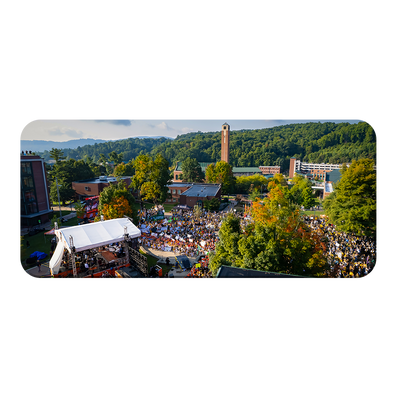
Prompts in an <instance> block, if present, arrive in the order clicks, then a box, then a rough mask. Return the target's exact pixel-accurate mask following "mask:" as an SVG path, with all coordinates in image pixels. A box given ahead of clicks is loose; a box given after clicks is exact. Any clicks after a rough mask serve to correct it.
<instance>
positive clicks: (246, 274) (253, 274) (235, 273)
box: [217, 265, 303, 278]
mask: <svg viewBox="0 0 400 400" xmlns="http://www.w3.org/2000/svg"><path fill="white" fill-rule="evenodd" d="M217 278H303V277H302V276H298V275H287V274H281V273H278V272H268V271H257V270H254V269H244V268H236V267H227V266H225V265H223V266H222V267H220V269H219V270H218V273H217Z"/></svg>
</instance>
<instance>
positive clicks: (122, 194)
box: [96, 181, 139, 224]
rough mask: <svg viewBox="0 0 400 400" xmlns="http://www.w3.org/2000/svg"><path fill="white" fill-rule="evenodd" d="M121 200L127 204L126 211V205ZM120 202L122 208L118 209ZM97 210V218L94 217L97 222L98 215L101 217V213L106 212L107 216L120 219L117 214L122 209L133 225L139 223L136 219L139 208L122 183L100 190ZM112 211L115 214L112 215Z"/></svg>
mask: <svg viewBox="0 0 400 400" xmlns="http://www.w3.org/2000/svg"><path fill="white" fill-rule="evenodd" d="M123 199H125V200H126V202H127V204H128V205H129V208H128V209H126V207H125V204H126V203H125V202H124V200H123ZM121 202H123V205H124V207H120V205H121V204H120V203H121ZM98 209H99V216H98V217H96V218H97V220H99V219H100V215H102V214H103V212H106V213H107V215H118V216H119V217H121V215H119V214H118V212H119V210H121V209H123V211H124V212H127V213H128V214H126V215H127V216H128V217H131V218H132V219H133V221H134V223H135V224H137V223H138V222H139V220H138V217H137V211H138V209H139V206H138V205H137V204H136V203H135V198H134V197H133V195H132V194H131V193H130V191H129V190H128V188H127V187H126V185H125V182H124V181H119V182H118V183H116V184H111V185H109V186H107V187H106V188H104V189H103V190H102V192H101V193H100V197H99V207H98ZM113 211H115V213H113ZM129 212H130V214H129Z"/></svg>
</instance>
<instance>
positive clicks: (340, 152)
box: [152, 122, 376, 170]
mask: <svg viewBox="0 0 400 400" xmlns="http://www.w3.org/2000/svg"><path fill="white" fill-rule="evenodd" d="M152 153H153V154H155V153H161V154H162V155H163V156H164V157H165V158H166V159H167V160H168V161H170V162H175V161H178V160H184V159H185V158H187V157H192V158H196V159H197V160H198V161H204V162H212V161H219V160H220V159H221V132H215V133H196V134H193V133H192V134H190V136H189V135H182V136H180V137H178V138H176V139H175V140H174V141H170V142H165V143H163V144H161V145H159V146H157V147H155V148H154V149H153V150H152ZM290 157H296V158H297V159H300V160H302V161H308V162H315V163H343V162H347V161H352V160H353V159H360V158H372V159H374V160H375V159H376V138H375V133H374V131H373V129H372V127H371V126H370V125H369V124H367V123H366V122H359V123H358V124H349V123H340V124H336V123H333V122H325V123H315V122H309V123H304V124H290V125H282V126H277V127H274V128H265V129H256V130H248V131H246V130H242V131H232V132H231V136H230V153H229V160H230V164H231V165H232V166H234V167H258V166H260V165H280V166H281V167H282V168H283V170H285V169H288V167H289V160H290Z"/></svg>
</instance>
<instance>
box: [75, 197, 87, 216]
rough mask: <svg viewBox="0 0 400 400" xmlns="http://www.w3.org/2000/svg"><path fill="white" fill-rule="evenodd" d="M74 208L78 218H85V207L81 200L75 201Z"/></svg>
mask: <svg viewBox="0 0 400 400" xmlns="http://www.w3.org/2000/svg"><path fill="white" fill-rule="evenodd" d="M74 209H75V211H76V216H77V217H78V218H83V216H84V215H85V207H84V205H83V204H82V203H81V202H80V201H77V202H76V203H74Z"/></svg>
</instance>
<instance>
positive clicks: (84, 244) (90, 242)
mask: <svg viewBox="0 0 400 400" xmlns="http://www.w3.org/2000/svg"><path fill="white" fill-rule="evenodd" d="M125 226H126V227H127V233H128V235H129V237H130V238H136V237H140V230H139V229H138V228H137V227H136V226H135V225H134V224H132V222H131V221H130V220H129V218H116V219H111V220H108V221H100V222H94V223H91V224H85V225H79V226H72V227H70V228H62V229H58V230H56V236H57V237H58V240H59V242H62V243H63V244H64V247H65V248H66V249H67V250H68V251H69V252H71V248H70V240H69V237H70V236H72V238H73V245H74V246H75V251H76V252H80V251H84V250H87V249H92V248H94V247H100V246H106V245H108V244H111V243H116V242H120V241H122V240H124V227H125Z"/></svg>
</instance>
